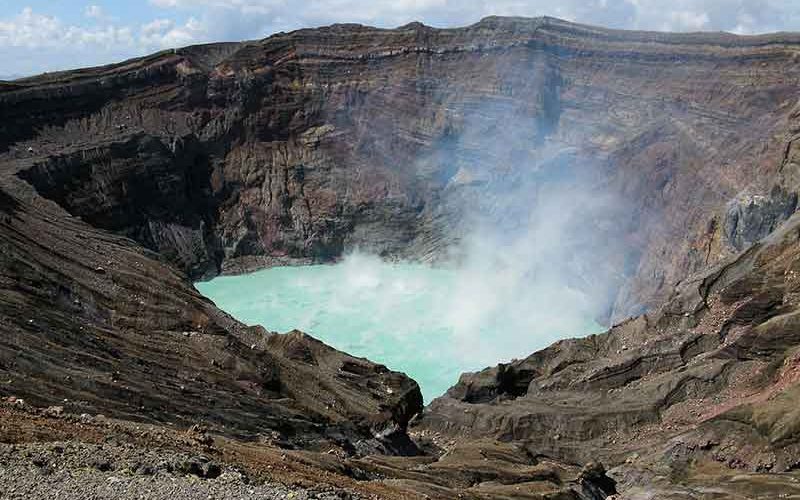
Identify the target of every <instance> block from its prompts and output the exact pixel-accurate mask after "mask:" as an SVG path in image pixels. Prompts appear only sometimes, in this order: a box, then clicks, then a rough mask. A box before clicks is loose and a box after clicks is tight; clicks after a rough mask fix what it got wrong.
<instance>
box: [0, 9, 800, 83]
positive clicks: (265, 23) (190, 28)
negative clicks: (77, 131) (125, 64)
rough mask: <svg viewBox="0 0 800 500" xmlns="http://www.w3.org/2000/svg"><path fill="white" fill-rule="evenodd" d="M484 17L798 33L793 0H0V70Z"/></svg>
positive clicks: (30, 70)
mask: <svg viewBox="0 0 800 500" xmlns="http://www.w3.org/2000/svg"><path fill="white" fill-rule="evenodd" d="M488 15H519V16H542V15H549V16H554V17H559V18H562V19H567V20H570V21H576V22H581V23H588V24H596V25H602V26H608V27H614V28H625V29H647V30H658V31H730V32H733V33H739V34H756V33H767V32H774V31H800V0H668V1H665V0H560V1H553V0H494V1H489V0H471V1H468V0H124V1H122V0H0V78H2V77H10V76H26V75H31V74H37V73H42V72H45V71H54V70H60V69H69V68H78V67H85V66H94V65H99V64H106V63H111V62H116V61H121V60H124V59H127V58H130V57H135V56H140V55H144V54H148V53H152V52H155V51H158V50H161V49H166V48H173V47H181V46H185V45H191V44H195V43H202V42H210V41H235V40H250V39H259V38H264V37H266V36H269V35H271V34H273V33H277V32H280V31H289V30H293V29H297V28H302V27H310V26H321V25H326V24H332V23H337V22H355V23H362V24H369V25H373V26H380V27H395V26H400V25H403V24H406V23H408V22H411V21H422V22H423V23H425V24H428V25H431V26H437V27H453V26H464V25H468V24H471V23H474V22H477V21H478V20H480V19H481V18H483V17H485V16H488Z"/></svg>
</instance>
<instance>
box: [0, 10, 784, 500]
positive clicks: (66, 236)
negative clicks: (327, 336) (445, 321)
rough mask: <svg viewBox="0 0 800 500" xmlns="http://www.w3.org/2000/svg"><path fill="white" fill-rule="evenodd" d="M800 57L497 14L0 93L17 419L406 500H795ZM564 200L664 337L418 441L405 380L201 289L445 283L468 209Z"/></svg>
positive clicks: (604, 348)
mask: <svg viewBox="0 0 800 500" xmlns="http://www.w3.org/2000/svg"><path fill="white" fill-rule="evenodd" d="M798 60H800V36H798V35H793V34H777V35H769V36H759V37H737V36H733V35H727V34H685V35H669V34H655V33H638V32H619V31H612V30H605V29H600V28H593V27H587V26H580V25H574V24H570V23H566V22H562V21H558V20H554V19H517V18H488V19H485V20H483V21H481V22H480V23H478V24H475V25H473V26H470V27H466V28H460V29H447V30H438V29H433V28H430V27H427V26H424V25H421V24H418V23H415V24H411V25H408V26H403V27H400V28H397V29H392V30H380V29H375V28H369V27H364V26H357V25H335V26H330V27H327V28H320V29H314V30H300V31H296V32H292V33H288V34H278V35H275V36H272V37H270V38H268V39H265V40H262V41H254V42H245V43H235V44H215V45H206V46H197V47H189V48H185V49H178V50H172V51H166V52H162V53H158V54H154V55H152V56H150V57H146V58H141V59H136V60H131V61H126V62H124V63H120V64H117V65H113V66H108V67H102V68H91V69H86V70H79V71H73V72H66V73H54V74H49V75H42V76H38V77H33V78H28V79H22V80H16V81H13V82H5V83H1V82H0V116H2V118H3V119H2V120H0V151H2V152H0V235H2V240H0V320H2V321H0V332H2V338H0V394H4V395H14V396H16V397H22V398H24V399H25V400H26V401H28V402H29V403H33V404H34V405H36V406H47V405H54V404H57V403H59V402H63V401H64V400H65V399H66V400H67V403H66V408H67V411H68V412H69V413H76V414H80V413H103V414H106V415H109V416H113V417H116V418H121V419H123V420H134V421H140V422H147V423H149V424H152V425H164V423H166V422H172V423H177V424H179V425H184V426H187V427H188V426H189V425H190V424H191V423H198V424H202V425H205V426H211V427H212V428H213V429H215V432H217V433H219V435H220V436H224V438H223V437H220V439H225V440H227V439H250V440H254V439H260V440H261V441H262V442H264V443H266V444H265V445H264V446H266V448H265V449H273V448H274V447H284V448H294V449H298V450H299V449H305V450H311V451H312V452H313V451H324V450H330V451H331V452H332V453H331V454H330V455H318V454H308V455H306V454H303V453H310V452H297V454H296V455H292V457H293V460H295V459H296V460H297V462H298V463H299V464H301V465H302V467H311V468H312V469H313V470H316V471H324V474H328V476H324V477H328V481H331V482H336V481H339V480H340V479H335V480H334V479H331V478H357V479H359V480H360V481H362V482H364V483H365V484H367V485H374V484H376V483H380V484H389V485H391V488H395V489H392V490H391V493H386V492H385V491H381V492H380V494H382V495H389V496H388V497H390V498H391V497H392V495H394V497H399V496H402V495H407V496H409V497H412V498H413V497H417V496H419V495H422V494H426V495H429V496H432V497H437V496H439V497H456V496H458V495H467V496H472V497H475V498H500V497H509V498H513V497H515V496H524V495H527V496H526V497H527V498H540V497H544V496H545V495H551V496H550V497H549V498H556V497H557V496H553V495H562V496H560V497H557V498H605V497H606V496H608V495H610V494H611V493H612V492H613V491H614V489H615V487H614V482H613V480H611V479H609V477H608V476H607V475H606V474H605V473H604V471H603V470H602V467H600V466H599V465H596V464H595V465H590V466H587V467H586V468H584V469H583V470H581V466H583V465H584V464H587V463H588V462H591V461H594V460H597V459H601V460H602V461H603V462H604V463H606V464H607V465H608V466H615V468H614V469H613V470H612V472H611V473H609V474H610V476H611V477H612V478H615V480H616V481H617V482H618V487H620V489H623V490H624V491H628V492H632V493H630V494H631V495H635V494H637V493H636V491H638V490H637V489H639V490H641V489H642V488H645V489H646V488H647V487H653V488H655V487H656V486H658V487H660V488H662V491H664V495H668V494H671V495H676V497H678V498H680V497H681V496H680V495H696V496H698V495H702V492H703V491H705V490H706V489H708V488H711V486H710V485H711V484H712V483H714V482H715V481H716V482H718V480H719V478H720V477H724V478H726V481H727V483H726V484H728V486H721V487H720V488H729V489H728V490H725V491H734V490H736V489H737V488H745V487H748V488H749V487H752V488H754V489H756V490H758V489H762V490H763V491H767V490H765V489H764V488H772V487H774V488H777V490H776V491H788V490H787V489H786V488H789V487H790V484H791V483H792V481H794V480H795V478H794V476H791V475H783V476H779V475H774V474H772V473H777V472H786V473H787V474H788V472H790V471H792V470H793V469H795V468H796V464H797V461H798V460H800V457H798V454H797V453H798V451H797V448H796V446H797V445H796V438H795V434H796V433H795V426H796V420H797V419H796V418H795V417H796V415H794V413H793V411H794V410H793V408H794V403H795V402H796V394H795V393H796V392H797V391H796V381H795V378H793V377H794V372H795V371H796V365H797V362H796V359H795V358H796V356H794V349H795V346H796V345H797V342H796V339H794V336H793V335H794V329H793V327H792V324H793V323H792V317H793V314H794V309H795V307H796V301H795V299H796V293H795V291H794V285H793V281H792V280H793V276H794V272H795V271H794V270H793V269H794V265H795V260H796V257H797V250H796V248H797V244H796V236H797V231H796V226H797V221H796V219H794V218H792V214H793V213H794V211H795V209H796V205H797V190H798V185H800V170H799V169H800V156H799V153H798V151H800V150H798V145H797V137H798V133H800V108H798V107H797V106H798V105H797V97H796V96H797V89H798V83H799V80H800V65H798V64H797V62H798ZM564 177H571V178H579V179H582V180H584V181H585V184H586V186H585V187H586V189H587V191H586V192H585V193H586V196H587V198H591V197H593V196H595V195H596V196H597V197H604V198H610V199H613V200H616V201H617V202H618V203H616V204H615V206H614V210H610V211H601V212H598V213H595V214H592V215H591V218H590V219H589V222H590V225H591V226H592V227H593V228H596V231H593V232H592V237H591V239H588V240H579V241H580V245H577V247H576V248H574V249H571V250H570V251H574V252H575V255H577V256H579V257H580V259H581V263H582V265H583V267H582V273H581V274H582V276H581V279H582V280H583V282H584V284H585V285H586V286H587V288H588V289H590V292H591V293H596V294H597V295H598V296H599V297H601V298H603V299H604V301H605V313H604V316H605V318H606V319H616V320H619V319H624V318H627V317H629V316H632V315H636V314H640V313H642V312H644V311H648V312H647V314H646V315H644V316H640V317H639V318H638V319H634V320H629V321H627V322H624V323H622V324H620V325H618V326H616V327H614V328H612V330H611V331H610V332H609V333H607V334H605V335H602V336H594V337H589V338H587V339H583V340H576V341H565V342H562V343H559V344H557V345H555V346H553V347H551V348H549V349H547V350H545V351H543V352H540V353H537V354H534V355H532V356H531V357H528V358H526V359H524V360H522V361H517V362H513V363H510V364H508V365H501V366H499V367H497V368H493V369H490V370H487V371H485V372H481V373H478V374H468V375H465V376H464V377H463V378H462V380H461V382H460V383H459V384H458V385H457V386H456V387H454V388H453V389H451V391H449V392H448V394H447V395H446V396H444V397H443V398H441V399H440V400H437V401H436V402H434V404H433V405H431V406H430V407H429V408H428V409H426V410H425V412H424V413H423V415H422V417H421V418H419V419H416V420H415V421H414V423H413V425H412V427H411V437H413V438H414V442H412V440H410V439H409V435H408V433H407V432H406V431H407V428H408V425H409V422H410V420H411V419H412V417H413V415H414V414H416V413H418V412H419V411H420V410H421V397H420V394H419V389H418V388H417V387H416V384H415V383H414V382H413V381H411V380H409V379H408V378H406V377H405V376H403V375H402V374H398V373H393V372H390V371H388V370H386V369H385V368H384V367H382V366H379V365H375V364H373V363H370V362H368V361H366V360H360V359H355V358H352V357H350V356H347V355H345V354H343V353H339V352H336V351H335V350H333V349H331V348H328V347H327V346H324V345H322V344H320V343H318V342H316V341H314V340H313V339H311V338H309V337H307V336H305V335H303V334H301V333H300V332H295V333H292V334H289V335H287V336H280V335H272V334H270V333H269V332H266V331H262V330H258V329H249V328H246V327H244V326H242V325H240V324H238V323H237V322H235V321H234V320H233V319H231V318H230V317H228V316H227V315H226V314H224V313H223V312H221V311H219V310H218V309H216V308H215V307H214V305H213V304H211V303H209V302H208V301H207V300H205V299H203V298H202V297H200V296H199V295H198V294H197V292H196V291H195V290H194V289H193V287H192V285H191V282H192V280H196V279H202V278H207V277H211V276H214V275H216V274H219V273H224V272H228V273H235V272H242V271H246V270H250V269H255V268H259V267H263V266H268V265H272V264H274V263H306V262H315V261H329V260H333V259H336V258H337V257H338V256H340V255H342V253H343V252H345V251H346V250H348V249H352V248H355V247H359V248H362V249H366V250H369V251H372V252H375V253H379V254H381V255H384V256H387V257H399V258H410V259H418V260H437V259H443V258H446V257H448V256H450V255H451V250H452V249H453V247H454V246H457V244H458V243H459V241H460V239H461V238H463V237H464V235H465V234H466V232H467V231H468V230H469V224H470V219H469V217H468V216H467V215H465V214H466V213H467V212H465V210H464V207H475V206H478V207H490V208H492V207H497V206H498V205H502V204H503V203H504V202H505V201H507V200H509V199H513V200H515V202H517V203H523V204H524V202H525V199H526V198H525V197H526V196H528V195H529V193H532V194H533V195H535V194H536V192H537V191H535V190H534V191H531V192H529V191H514V189H513V188H515V187H516V186H518V185H520V184H524V183H525V182H530V183H532V184H534V185H539V184H540V183H545V184H546V183H548V182H558V180H559V179H561V178H564ZM554 180H555V181H554ZM509 193H510V194H509ZM573 201H574V203H576V204H581V203H583V202H584V201H582V200H580V199H578V200H573ZM589 207H590V208H591V205H589ZM787 220H788V221H789V222H786V221H787ZM764 238H766V239H764ZM599 249H611V250H613V251H599ZM595 283H600V284H602V286H598V287H597V288H596V290H595V289H594V288H592V286H591V285H592V284H595ZM676 286H677V288H676ZM664 304H666V305H664ZM526 354H527V353H520V356H521V357H522V356H524V355H526ZM14 411H16V410H14ZM12 413H13V412H12ZM14 415H16V414H15V413H14ZM14 418H18V419H19V420H20V421H21V422H28V421H29V419H36V418H40V417H39V416H36V414H35V413H34V416H33V417H32V416H30V415H29V414H28V413H24V414H22V415H21V416H20V415H16V416H15V417H14ZM48 418H49V417H48ZM20 425H22V424H20ZM26 425H27V424H26ZM48 425H50V424H48ZM52 425H59V426H60V425H67V424H61V423H58V424H52ZM69 425H72V424H69ZM115 429H116V428H115ZM84 430H85V429H84ZM117 431H118V430H115V431H114V432H117ZM86 432H89V431H86ZM92 432H93V434H91V435H92V436H95V437H96V436H97V435H98V434H97V432H100V431H97V432H95V431H92ZM102 432H106V431H102ZM125 432H127V431H125ZM123 434H124V433H123ZM12 435H13V434H12ZM34 435H35V433H34ZM86 439H88V438H86ZM93 439H94V438H93ZM98 439H99V438H98ZM245 442H246V441H245ZM225 443H229V444H228V445H224V446H223V445H220V446H222V448H218V453H219V454H220V457H223V458H225V459H226V460H231V461H233V462H237V460H238V461H239V463H244V464H246V465H247V466H249V467H254V468H258V467H260V466H262V465H263V464H264V462H263V461H262V460H266V459H265V458H263V457H261V456H260V455H258V456H256V455H253V454H252V453H256V452H254V451H252V450H251V449H250V448H247V446H249V445H244V444H241V443H239V442H235V441H234V443H239V444H233V445H230V443H231V441H225ZM225 446H231V447H232V448H230V447H228V448H226V447H225ZM239 446H245V449H244V451H243V449H240V448H239ZM232 450H233V451H232ZM247 450H249V451H247ZM251 452H252V453H251ZM258 453H261V452H258ZM264 453H268V452H266V451H264ZM381 453H383V454H385V455H414V454H420V453H421V454H422V455H423V456H420V457H417V458H402V459H400V458H395V457H388V456H384V457H380V456H377V455H375V454H381ZM339 455H342V456H344V457H346V458H342V457H340V456H339ZM367 456H371V458H365V457H367ZM236 457H238V458H236ZM254 457H255V458H254ZM259 457H260V458H259ZM301 465H297V467H298V468H297V469H292V470H293V471H295V472H296V473H297V474H300V472H299V471H300V469H301V468H302V467H301ZM261 470H263V468H262V469H261ZM303 470H305V469H303ZM734 471H740V472H734ZM306 472H307V471H306ZM766 473H770V474H766ZM315 474H316V473H315ZM313 477H315V478H316V479H317V480H318V479H319V477H320V476H313ZM728 480H729V481H728ZM341 481H345V479H341ZM337 484H338V483H337ZM348 484H350V483H348ZM370 487H371V486H370ZM370 491H372V490H370ZM720 491H722V490H720ZM537 492H538V493H537ZM698 492H699V493H698ZM721 494H725V492H724V491H723V493H721ZM536 495H540V496H539V497H537V496H536ZM570 495H571V496H570ZM634 497H635V496H634ZM665 498H666V496H665Z"/></svg>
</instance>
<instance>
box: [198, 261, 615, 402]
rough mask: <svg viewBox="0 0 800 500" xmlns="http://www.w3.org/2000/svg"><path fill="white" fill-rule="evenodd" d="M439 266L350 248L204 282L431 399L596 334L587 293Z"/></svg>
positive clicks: (213, 294)
mask: <svg viewBox="0 0 800 500" xmlns="http://www.w3.org/2000/svg"><path fill="white" fill-rule="evenodd" d="M476 264H477V263H474V264H473V263H471V264H468V265H462V266H451V267H444V268H436V267H431V266H428V265H422V264H408V263H389V262H385V261H382V260H381V259H379V258H377V257H374V256H367V255H360V254H356V255H351V256H348V257H347V258H346V259H345V260H344V261H343V262H342V263H340V264H336V265H318V266H305V267H277V268H272V269H268V270H264V271H259V272H256V273H252V274H247V275H242V276H226V277H220V278H217V279H215V280H212V281H210V282H205V283H198V284H197V287H198V289H199V290H200V291H201V292H202V293H203V294H205V295H206V296H207V297H209V298H211V299H212V300H214V302H215V303H216V304H217V305H218V306H219V307H221V308H223V309H224V310H226V311H228V312H229V313H231V314H232V315H233V316H234V317H236V318H237V319H239V320H241V321H243V322H245V323H248V324H260V325H268V326H269V327H270V328H271V329H273V330H277V331H279V332H281V333H283V332H287V331H290V330H293V329H295V328H296V329H300V330H302V331H305V332H308V333H310V334H312V335H313V336H315V337H316V338H319V339H320V340H322V341H324V342H326V343H328V344H330V345H332V346H334V347H336V348H338V349H340V350H343V351H346V352H348V353H351V354H353V355H356V356H363V357H366V358H368V359H371V360H373V361H377V362H380V363H384V364H386V365H388V367H389V368H391V369H393V370H398V371H402V372H405V373H407V374H408V375H409V376H411V377H412V378H414V380H416V381H417V382H418V383H419V384H420V386H421V388H422V391H423V395H424V396H425V398H426V400H430V399H433V398H434V397H437V396H441V395H442V394H444V392H445V391H446V390H447V389H448V388H449V387H451V386H453V385H455V383H456V382H457V381H458V377H459V375H460V374H461V373H463V372H465V371H476V370H480V369H482V368H484V367H486V366H490V365H492V364H495V363H497V362H499V361H510V360H511V359H512V358H516V357H518V356H519V353H521V352H532V351H534V350H537V349H540V348H543V347H545V346H547V345H549V344H550V343H552V342H553V341H555V340H558V339H560V338H564V337H572V336H576V335H588V334H590V333H596V332H599V331H600V330H601V329H602V328H601V327H600V326H599V325H597V324H596V323H595V322H594V321H593V319H592V314H593V313H594V312H596V311H594V310H593V309H592V304H590V302H589V297H588V296H587V295H586V294H585V293H583V292H582V291H580V290H576V289H572V288H569V286H568V285H566V284H564V283H556V282H553V281H552V280H550V279H548V278H547V277H545V276H541V275H540V276H539V280H536V279H533V280H530V281H528V279H530V278H531V276H530V275H527V276H526V275H524V274H520V273H518V272H517V271H519V267H518V266H513V267H505V268H504V267H501V265H499V264H498V263H488V264H483V265H476Z"/></svg>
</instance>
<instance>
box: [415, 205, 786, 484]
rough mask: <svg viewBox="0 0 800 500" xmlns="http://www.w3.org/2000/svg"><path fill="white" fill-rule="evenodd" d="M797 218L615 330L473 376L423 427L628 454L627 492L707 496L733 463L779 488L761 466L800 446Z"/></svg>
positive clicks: (781, 465) (587, 452)
mask: <svg viewBox="0 0 800 500" xmlns="http://www.w3.org/2000/svg"><path fill="white" fill-rule="evenodd" d="M798 230H800V217H798V216H797V215H795V216H793V217H792V218H790V219H789V221H788V222H787V223H786V224H784V225H783V226H781V227H780V228H779V229H778V230H777V231H775V232H774V233H773V234H771V235H770V236H769V237H767V238H766V239H764V240H762V241H760V242H758V243H756V244H754V245H753V246H751V247H750V248H749V249H748V250H746V251H745V252H743V253H741V254H740V255H738V256H736V257H734V258H731V259H729V260H727V261H725V262H723V263H721V264H720V265H719V266H716V267H715V268H714V269H712V270H710V271H708V272H705V273H702V274H700V275H697V276H694V277H692V278H689V279H688V280H686V281H685V282H683V283H682V284H681V285H680V286H679V287H678V288H677V289H676V293H675V295H674V296H673V298H672V299H671V300H670V301H668V302H667V303H666V304H665V305H664V306H662V307H661V308H659V309H658V310H657V311H654V312H652V313H648V314H647V315H644V316H641V317H639V318H636V319H634V320H630V321H627V322H625V323H622V324H620V325H617V326H615V327H614V328H612V329H611V330H610V331H609V332H607V333H605V334H602V335H596V336H591V337H587V338H585V339H578V340H565V341H562V342H559V343H556V344H554V345H553V346H551V347H549V348H548V349H545V350H543V351H540V352H537V353H535V354H533V355H531V356H529V357H527V358H525V359H522V360H519V361H514V362H512V363H510V364H508V365H500V366H498V367H495V368H489V369H486V370H484V371H482V372H478V373H474V374H465V375H463V376H462V377H461V380H460V381H459V383H458V384H457V385H456V386H455V387H453V388H452V389H450V390H449V391H448V393H447V394H446V395H445V396H443V397H442V398H439V399H437V400H435V401H434V402H433V403H432V404H431V405H430V406H429V407H428V408H426V410H425V413H424V415H423V417H422V418H421V419H420V420H419V421H418V422H417V424H416V425H417V428H416V429H415V432H422V433H434V432H435V433H439V434H441V435H443V436H445V437H444V438H443V439H452V440H459V439H497V440H500V441H504V442H513V443H519V444H521V445H523V444H524V446H525V447H526V449H527V450H528V451H529V453H531V454H534V455H536V454H543V455H547V456H559V457H563V458H567V457H569V458H567V459H568V460H571V461H576V462H581V463H585V462H589V461H591V460H597V459H600V460H603V461H604V462H605V463H607V464H609V463H610V464H619V465H618V468H616V469H614V470H612V472H611V476H612V477H613V478H615V479H616V480H617V482H618V483H619V486H620V487H621V489H623V490H627V491H628V492H629V493H630V494H633V492H635V491H639V490H643V491H651V492H653V491H661V494H664V495H667V493H670V494H675V495H678V496H676V498H683V497H682V496H680V495H691V494H700V493H699V492H701V491H703V489H704V488H705V487H706V486H705V485H706V484H707V482H708V481H709V476H708V475H707V474H711V475H712V476H713V475H718V474H725V472H723V471H730V470H736V471H741V472H742V473H750V474H753V476H752V477H750V478H748V479H745V477H744V476H743V477H742V487H746V488H747V489H751V490H752V491H753V492H757V491H760V490H762V491H763V492H765V493H766V492H768V491H773V490H772V489H771V488H772V487H771V486H769V480H768V479H766V478H764V477H760V476H758V473H764V472H770V473H788V472H790V471H794V470H795V469H796V467H797V460H798V457H800V440H799V439H798V434H797V433H796V426H797V414H796V408H797V404H798V400H797V397H798V395H799V394H800V392H798V391H799V390H800V377H799V376H798V375H799V374H800V371H799V369H798V367H800V364H799V363H800V359H799V358H798V353H797V349H798V341H800V337H798V334H797V331H798V329H797V316H798V307H800V303H799V302H798V295H797V286H798V284H797V283H798V282H797V279H796V276H797V275H798V274H797V273H798V272H800V271H798V266H800V250H798V249H799V248H800V247H798V234H799V233H798ZM709 471H714V472H709ZM675 477H681V478H683V479H682V481H683V485H684V487H683V488H678V489H674V485H671V484H670V482H671V481H672V479H666V478H675ZM787 477H788V476H787ZM776 481H778V479H776ZM718 482H719V483H722V486H720V487H721V488H722V489H721V490H720V492H722V491H728V492H733V491H736V487H735V486H734V485H730V488H731V489H729V490H728V489H725V488H728V487H729V486H726V485H724V483H725V482H724V481H723V480H721V479H719V480H718ZM787 487H788V486H787ZM660 488H663V490H661V489H660ZM693 488H696V489H693ZM786 491H789V490H786ZM693 492H694V493H693ZM665 497H666V496H665ZM687 497H688V496H687ZM634 498H635V496H634Z"/></svg>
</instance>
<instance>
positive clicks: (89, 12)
mask: <svg viewBox="0 0 800 500" xmlns="http://www.w3.org/2000/svg"><path fill="white" fill-rule="evenodd" d="M83 15H85V16H86V17H88V18H91V19H103V18H105V12H104V11H103V8H102V7H100V6H99V5H87V6H86V8H85V9H84V10H83Z"/></svg>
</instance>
